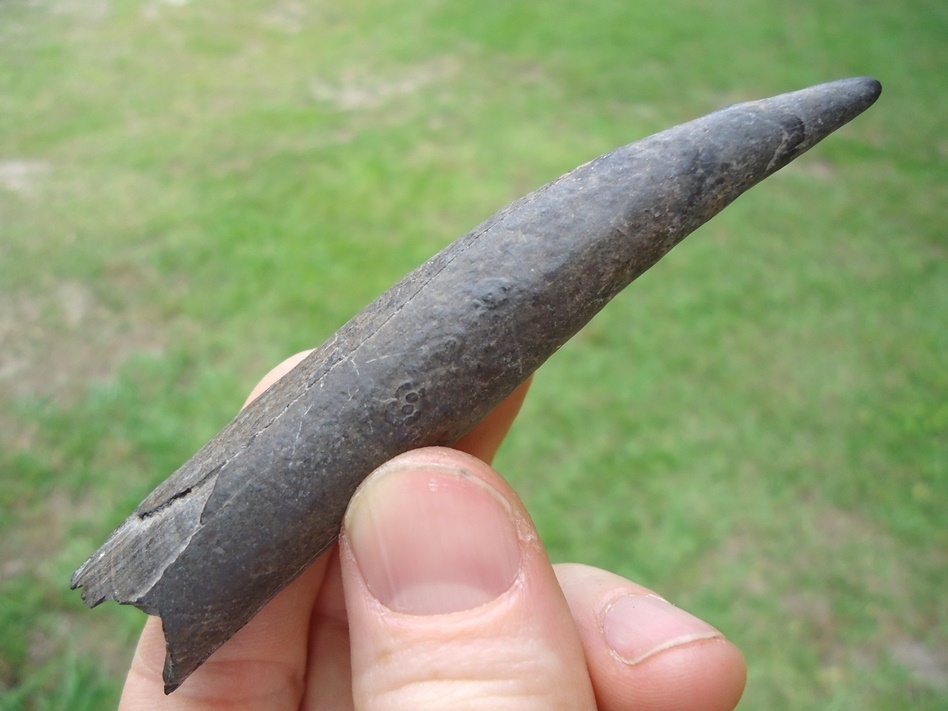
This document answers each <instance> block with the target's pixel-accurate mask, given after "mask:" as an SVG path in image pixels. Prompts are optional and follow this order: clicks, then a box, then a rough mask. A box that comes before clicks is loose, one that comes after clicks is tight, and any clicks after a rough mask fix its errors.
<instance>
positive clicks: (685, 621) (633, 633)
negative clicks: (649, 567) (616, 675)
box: [602, 595, 724, 664]
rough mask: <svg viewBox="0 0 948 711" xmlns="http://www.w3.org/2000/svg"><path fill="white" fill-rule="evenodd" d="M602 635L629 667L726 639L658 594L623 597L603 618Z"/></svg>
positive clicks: (611, 605) (705, 623) (612, 605)
mask: <svg viewBox="0 0 948 711" xmlns="http://www.w3.org/2000/svg"><path fill="white" fill-rule="evenodd" d="M602 627H603V634H604V635H605V637H606V642H607V643H608V644H609V646H610V647H611V648H612V650H613V651H614V652H615V653H616V654H617V655H618V656H619V657H621V658H622V660H623V661H624V662H626V663H627V664H638V663H639V662H643V661H645V660H646V659H648V658H650V657H653V656H655V655H656V654H659V653H660V652H664V651H666V650H668V649H672V648H673V647H678V646H681V645H684V644H689V643H691V642H696V641H698V640H705V639H724V636H723V635H722V634H721V633H720V632H718V631H717V630H716V629H715V628H714V627H712V626H711V625H709V624H708V623H707V622H705V621H703V620H699V619H698V618H697V617H695V616H694V615H691V614H689V613H687V612H685V611H684V610H682V609H681V608H679V607H675V606H674V605H672V604H671V603H670V602H668V601H666V600H663V599H662V598H660V597H657V596H655V595H623V596H622V597H619V598H617V599H615V600H613V601H612V603H610V605H609V606H608V607H607V608H606V612H605V614H604V615H603V625H602Z"/></svg>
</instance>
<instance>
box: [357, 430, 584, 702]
mask: <svg viewBox="0 0 948 711" xmlns="http://www.w3.org/2000/svg"><path fill="white" fill-rule="evenodd" d="M340 546H341V548H340V553H341V562H342V573H343V583H344V587H345V595H346V606H347V608H348V611H349V634H350V639H351V648H352V678H353V682H352V685H353V695H354V701H355V707H356V708H357V709H361V710H363V711H369V710H371V709H381V708H385V709H393V710H394V709H412V711H416V710H424V709H444V708H465V709H480V708H484V709H488V708H489V709H497V710H501V711H507V710H508V709H537V708H543V709H560V708H561V709H571V710H575V709H580V710H582V709H595V700H594V696H593V691H592V686H591V683H590V680H589V675H588V673H587V670H586V662H585V658H584V655H583V649H582V645H581V643H580V640H579V636H578V633H577V631H576V627H575V624H574V622H573V618H572V615H571V614H570V611H569V607H568V606H567V604H566V601H565V599H564V597H563V593H562V592H561V589H560V586H559V584H558V582H557V580H556V577H555V575H554V573H553V569H552V567H551V565H550V562H549V560H548V559H547V556H546V553H545V552H544V550H543V547H542V545H541V544H540V541H539V538H538V536H537V533H536V529H535V528H534V526H533V523H532V522H531V521H530V518H529V516H528V515H527V513H526V511H525V509H524V508H523V504H522V503H521V502H520V500H519V499H518V498H517V496H516V495H515V494H514V493H513V491H512V490H511V489H510V487H508V486H507V484H506V483H505V482H504V481H503V480H502V479H501V477H500V476H499V475H498V474H497V473H496V472H495V471H493V470H492V469H491V468H490V467H488V466H487V465H486V464H484V463H483V462H481V461H480V460H477V459H474V458H473V457H470V456H469V455H466V454H462V453H460V452H456V451H453V450H448V449H434V448H432V449H422V450H415V451H413V452H408V453H407V454H404V455H402V456H400V457H396V458H395V459H393V460H392V461H391V462H389V463H387V464H385V465H384V466H383V467H381V468H380V469H378V470H376V472H375V473H373V474H372V475H371V476H370V477H369V478H368V479H367V480H366V481H365V482H364V483H363V485H362V486H361V487H360V488H359V490H358V491H357V492H356V495H355V496H354V497H353V499H352V502H351V504H350V506H349V510H348V512H347V514H346V519H345V522H344V525H343V532H342V534H341V537H340Z"/></svg>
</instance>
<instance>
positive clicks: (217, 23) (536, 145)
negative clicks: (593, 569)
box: [0, 0, 948, 711]
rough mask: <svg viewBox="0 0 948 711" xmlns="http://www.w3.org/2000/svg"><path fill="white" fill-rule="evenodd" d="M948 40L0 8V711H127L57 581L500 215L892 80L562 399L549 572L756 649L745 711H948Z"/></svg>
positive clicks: (606, 335) (542, 480)
mask: <svg viewBox="0 0 948 711" xmlns="http://www.w3.org/2000/svg"><path fill="white" fill-rule="evenodd" d="M946 45H948V5H946V4H945V3H944V2H938V1H936V0H913V1H912V2H908V3H892V2H883V1H882V0H859V1H858V2H857V1H856V0H838V1H837V2H832V3H827V2H818V1H817V0H800V1H799V2H794V3H773V2H764V0H721V1H720V2H717V3H703V2H698V1H697V0H667V1H666V2H663V3H645V2H641V3H631V2H627V1H626V0H591V1H590V2H579V1H578V0H573V1H572V2H570V1H568V0H548V1H547V2H545V3H536V2H523V1H522V0H503V1H502V0H483V1H482V2H477V3H460V2H454V3H451V2H445V1H444V0H416V2H413V3H392V2H385V1H384V0H353V1H352V2H349V3H329V2H319V3H317V2H310V3H307V2H303V1H302V0H274V1H271V2H263V1H262V0H231V1H230V2H223V1H222V0H201V1H199V0H190V1H189V0H148V1H144V0H141V1H138V2H132V1H131V0H112V1H109V0H5V1H4V2H0V709H30V710H39V709H60V708H69V709H73V710H79V711H82V710H83V709H102V708H109V707H111V706H114V704H115V701H116V699H117V695H118V690H119V688H120V685H121V682H122V679H123V675H124V670H125V668H126V666H127V663H128V659H129V655H130V654H131V649H132V646H133V644H134V640H135V638H136V636H137V633H138V631H139V629H140V627H141V624H142V621H143V615H142V614H141V613H139V612H138V611H137V610H134V609H126V608H121V607H118V606H115V605H104V606H102V607H100V608H97V609H96V610H94V611H89V610H87V609H86V608H85V607H84V606H83V605H82V603H81V601H80V599H79V595H78V594H77V593H75V592H71V591H70V590H69V589H68V583H69V577H70V575H71V573H72V571H73V570H74V569H75V568H76V566H77V565H79V564H80V563H81V562H82V561H83V560H84V559H85V557H86V556H87V555H89V554H90V553H91V552H92V551H93V550H94V549H95V548H96V547H97V546H98V545H99V544H100V543H101V542H102V541H103V540H104V538H105V536H106V535H107V534H108V533H109V532H110V531H111V530H112V528H113V527H114V526H115V525H117V524H118V523H119V522H120V521H121V520H122V519H123V518H124V517H125V516H126V515H127V514H128V513H129V512H130V511H131V509H132V508H133V507H134V506H135V505H136V504H137V503H138V501H140V500H141V499H142V498H143V497H144V496H145V495H146V494H147V493H148V492H149V491H150V490H151V488H152V487H153V486H154V485H155V484H157V483H158V482H159V481H161V480H162V479H163V478H164V477H166V476H167V475H168V474H169V473H170V472H171V471H173V470H174V469H175V468H177V466H178V465H180V464H181V463H182V462H183V461H184V460H185V459H187V458H188V457H189V456H190V455H191V454H192V453H193V452H194V451H195V450H196V449H197V448H198V447H199V446H200V445H201V444H203V443H204V442H205V441H206V440H207V439H208V438H210V437H211V436H212V435H213V434H214V433H215V432H217V431H218V430H219V429H220V428H221V427H222V426H223V425H224V424H225V423H226V422H227V421H228V420H229V419H230V417H231V416H232V415H233V413H234V412H235V411H236V410H237V408H238V407H239V406H240V404H241V403H242V402H243V399H244V397H245V396H246V394H247V392H249V390H250V388H251V387H252V386H253V384H254V383H255V382H256V381H257V379H258V378H259V377H260V376H262V375H263V373H265V372H266V371H267V370H268V369H269V367H270V366H272V365H273V364H275V363H277V362H279V361H280V360H282V359H283V358H284V357H286V356H288V355H290V354H292V353H294V352H296V351H298V350H302V349H304V348H307V347H312V346H314V345H317V344H318V343H320V342H321V341H322V340H323V339H325V338H326V337H327V336H328V335H329V334H331V333H332V332H333V331H334V330H335V329H336V328H337V327H338V326H340V325H341V324H342V323H344V322H345V321H346V320H347V319H348V318H349V317H350V316H351V315H353V314H354V313H355V312H356V311H357V310H358V309H359V308H361V307H362V306H363V305H364V304H365V303H367V302H368V301H369V300H371V299H372V298H374V297H375V296H376V295H377V294H378V293H380V292H381V291H382V290H383V289H385V288H386V287H387V286H389V285H390V284H391V283H392V282H394V281H395V280H396V279H397V278H399V277H401V276H402V275H403V274H404V273H405V272H407V271H408V270H409V269H410V268H412V267H413V266H415V265H417V264H418V263H420V262H421V261H423V260H424V259H425V258H427V257H428V256H430V254H432V253H433V252H435V251H436V250H437V249H439V248H440V247H441V246H443V245H445V244H447V243H448V242H449V241H450V240H452V239H454V238H455V237H456V236H458V235H460V234H462V233H464V232H466V231H467V230H468V229H469V228H471V227H472V226H474V225H475V224H477V223H478V222H479V221H480V220H482V219H483V218H484V217H486V216H488V215H490V214H491V213H492V212H494V211H495V210H497V209H499V208H500V207H502V206H503V205H505V204H506V203H508V202H509V201H511V200H513V199H514V198H516V197H519V196H520V195H522V194H524V193H526V192H528V191H530V190H532V189H533V188H535V187H538V186H539V185H541V184H543V183H544V182H546V181H548V180H550V179H552V178H554V177H556V176H557V175H559V174H560V173H562V172H565V171H566V170H568V169H570V168H572V167H574V166H576V165H578V164H580V163H583V162H585V161H587V160H589V159H591V158H593V157H595V156H596V155H598V154H600V153H603V152H605V151H608V150H611V149H612V148H614V147H616V146H619V145H621V144H624V143H629V142H631V141H634V140H636V139H638V138H641V137H643V136H645V135H648V134H650V133H653V132H655V131H657V130H660V129H663V128H666V127H668V126H670V125H672V124H675V123H680V122H682V121H685V120H688V119H691V118H694V117H696V116H699V115H702V114H704V113H707V112H709V111H712V110H714V109H717V108H720V107H722V106H725V105H728V104H731V103H734V102H736V101H742V100H746V99H753V98H760V97H764V96H769V95H773V94H777V93H781V92H784V91H789V90H792V89H797V88H801V87H804V86H807V85H810V84H816V83H820V82H823V81H828V80H831V79H837V78H842V77H846V76H854V75H872V76H876V77H877V78H879V79H880V80H881V81H882V84H883V87H884V88H883V95H882V97H881V99H880V100H879V102H878V103H877V104H876V106H874V107H873V108H871V109H870V110H869V111H868V112H867V113H866V114H865V115H864V116H862V117H860V118H858V119H856V120H855V121H854V122H853V123H852V124H851V125H849V126H847V127H845V128H844V129H842V130H841V131H840V132H839V133H838V134H836V135H834V136H832V137H830V138H829V139H827V140H826V141H825V142H824V143H823V144H821V145H819V146H818V147H817V148H815V149H814V150H813V151H812V152H811V153H810V154H808V155H806V156H804V157H803V158H802V159H800V160H799V161H797V162H796V163H794V164H793V165H791V166H789V167H788V168H786V169H785V170H784V171H782V172H781V173H779V174H777V175H776V176H774V177H773V178H771V179H769V180H768V181H766V182H765V183H763V184H762V185H760V186H758V187H757V188H755V189H754V190H753V191H752V192H750V193H749V194H747V195H746V196H744V197H743V198H741V199H740V200H738V201H737V202H736V203H735V204H734V205H732V206H731V207H729V208H728V209H727V210H726V211H725V212H724V213H723V214H722V215H720V216H719V217H718V218H716V219H715V220H714V221H713V222H711V223H709V224H708V225H706V226H705V227H703V228H702V229H700V230H699V231H698V232H697V233H696V234H695V235H693V236H692V237H690V238H689V239H688V240H686V242H685V243H684V244H683V245H681V246H680V247H678V248H677V249H676V250H675V251H674V252H673V253H672V254H671V255H669V256H668V257H667V258H666V259H665V260H664V261H663V262H662V263H660V264H659V265H657V266H656V267H655V268H654V269H652V270H651V271H650V272H649V273H648V274H646V275H645V276H643V277H642V278H641V279H640V280H639V281H637V282H636V283H635V284H633V285H632V286H631V287H630V288H629V289H628V290H627V291H626V292H624V293H623V294H622V295H620V296H619V297H618V298H617V299H616V300H615V301H614V302H613V303H612V304H610V305H609V306H608V307H607V308H606V309H605V310H604V311H603V312H602V313H601V314H600V315H599V316H598V317H597V318H596V319H595V320H594V321H593V322H592V323H591V324H590V325H589V326H588V327H587V328H586V329H584V330H583V331H582V332H581V333H580V334H579V335H578V336H577V337H576V338H575V339H574V340H573V341H571V342H570V343H569V344H568V345H567V346H566V347H564V348H563V349H562V350H561V351H560V352H559V353H557V354H556V356H554V357H553V358H552V359H551V360H550V361H549V362H548V363H547V364H546V365H544V366H543V368H542V369H541V370H540V371H539V372H538V374H537V377H536V380H535V384H534V387H533V389H532V391H531V395H530V397H529V398H528V401H527V404H526V406H525V409H524V411H523V413H522V415H521V417H520V419H519V421H518V423H517V424H516V425H515V427H514V429H513V431H512V433H511V436H510V438H509V439H508V442H507V443H506V444H505V446H504V448H503V449H502V450H501V453H500V456H499V458H498V461H497V463H496V465H497V467H498V469H499V470H500V471H501V472H502V473H504V474H505V476H507V477H508V479H509V480H510V481H511V482H512V483H513V485H514V486H515V488H516V489H517V490H518V491H519V492H520V494H521V495H522V496H523V498H524V500H525V501H526V502H527V505H528V508H529V509H530V511H531V512H532V514H533V515H534V517H535V520H536V522H537V524H538V526H539V528H540V532H541V534H542V536H543V538H544V540H545V542H546V544H547V545H548V547H549V549H550V551H551V555H552V557H553V558H554V559H555V560H577V561H583V562H588V563H591V564H595V565H600V566H603V567H608V568H610V569H613V570H615V571H617V572H619V573H621V574H623V575H626V576H628V577H630V578H632V579H634V580H636V581H638V582H641V583H643V584H645V585H648V586H650V587H653V588H655V589H657V590H659V591H661V592H662V593H663V594H664V595H666V596H667V597H669V598H670V599H671V600H673V601H675V602H676V603H678V604H680V605H682V606H684V607H686V608H688V609H689V610H691V611H693V612H695V613H696V614H699V615H700V616H702V617H704V618H705V619H708V620H709V621H711V622H712V623H713V624H715V625H716V626H717V627H719V628H720V629H721V630H723V631H724V632H725V633H726V634H727V635H728V636H729V637H730V638H731V639H732V640H734V641H735V642H736V643H737V644H738V645H739V646H740V647H741V648H742V649H743V650H744V652H745V654H746V656H747V660H748V665H749V681H748V687H747V692H746V694H745V698H744V701H743V702H742V704H741V708H746V709H783V708H786V709H814V710H815V709H857V708H858V709H880V710H882V709H903V708H912V709H931V710H933V711H934V710H935V709H944V708H945V707H946V705H948V671H946V670H948V596H946V595H945V589H946V588H948V525H946V524H948V514H946V510H948V322H946V321H948V318H946V314H948V264H946V257H948V237H946V224H948V221H946V218H948V209H946V206H948V137H946V135H945V130H944V124H945V119H946V117H948V54H946V52H945V49H944V48H945V46H946Z"/></svg>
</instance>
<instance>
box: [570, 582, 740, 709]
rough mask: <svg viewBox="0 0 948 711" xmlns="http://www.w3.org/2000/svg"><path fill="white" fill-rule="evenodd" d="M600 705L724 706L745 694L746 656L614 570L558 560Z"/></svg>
mask: <svg viewBox="0 0 948 711" xmlns="http://www.w3.org/2000/svg"><path fill="white" fill-rule="evenodd" d="M556 574H557V578H558V579H559V581H560V585H561V586H562V588H563V592H564V593H565V595H566V599H567V601H568V602H569V606H570V610H571V611H572V615H573V619H574V620H575V622H576V627H577V629H578V630H579V635H580V638H581V639H582V644H583V649H584V650H585V654H586V662H587V664H588V666H589V674H590V677H591V679H592V683H593V687H594V689H595V693H596V700H597V702H598V704H599V710H600V711H613V710H615V711H618V710H619V709H636V711H664V710H666V709H677V710H679V711H689V710H691V709H694V711H699V709H700V711H724V710H729V709H733V708H734V707H735V706H736V705H737V702H738V701H739V700H740V698H741V694H742V693H743V690H744V683H745V680H746V674H747V670H746V666H745V663H744V657H743V656H742V655H741V653H740V651H739V650H738V649H737V647H735V646H734V645H733V644H731V643H730V642H728V641H727V640H726V639H725V638H724V635H722V634H721V633H720V632H718V630H716V629H714V628H713V627H712V626H711V625H709V624H708V623H706V622H703V621H702V620H699V619H698V618H696V617H693V616H692V615H690V614H688V613H687V612H685V611H684V610H681V609H680V608H678V607H675V606H674V605H672V604H671V603H669V602H666V601H665V600H663V599H662V598H660V597H659V596H658V595H656V594H655V593H653V592H652V591H650V590H648V589H646V588H643V587H641V586H639V585H636V584H634V583H631V582H629V581H628V580H625V579H624V578H620V577H619V576H617V575H614V574H612V573H609V572H606V571H604V570H599V569H597V568H591V567H589V566H585V565H575V564H570V565H558V566H556Z"/></svg>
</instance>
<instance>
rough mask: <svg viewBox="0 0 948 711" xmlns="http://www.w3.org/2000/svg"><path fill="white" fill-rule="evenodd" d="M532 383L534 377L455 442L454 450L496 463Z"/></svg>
mask: <svg viewBox="0 0 948 711" xmlns="http://www.w3.org/2000/svg"><path fill="white" fill-rule="evenodd" d="M531 382H533V376H532V375H531V376H530V377H529V378H527V379H526V380H525V381H524V382H523V383H521V384H520V385H519V386H518V387H517V389H516V390H514V391H513V392H512V393H511V394H510V395H508V396H507V398H506V399H505V400H504V401H503V402H501V403H500V404H499V405H498V406H497V407H495V408H494V409H493V410H492V411H491V412H490V414H489V415H487V417H485V418H484V419H483V420H481V421H480V423H479V424H478V425H477V426H476V427H474V429H472V430H471V431H470V432H468V433H467V434H466V435H464V436H463V437H461V439H459V440H458V441H457V442H455V443H454V446H453V448H454V449H457V450H460V451H462V452H467V453H468V454H472V455H474V456H475V457H477V458H478V459H480V460H481V461H483V462H487V463H488V464H490V463H491V462H492V461H494V455H495V454H497V450H498V449H499V448H500V444H501V442H503V441H504V437H506V436H507V432H509V431H510V427H511V425H513V421H514V419H516V417H517V413H518V412H520V407H521V406H522V405H523V401H524V398H526V397H527V390H529V389H530V383H531Z"/></svg>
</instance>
